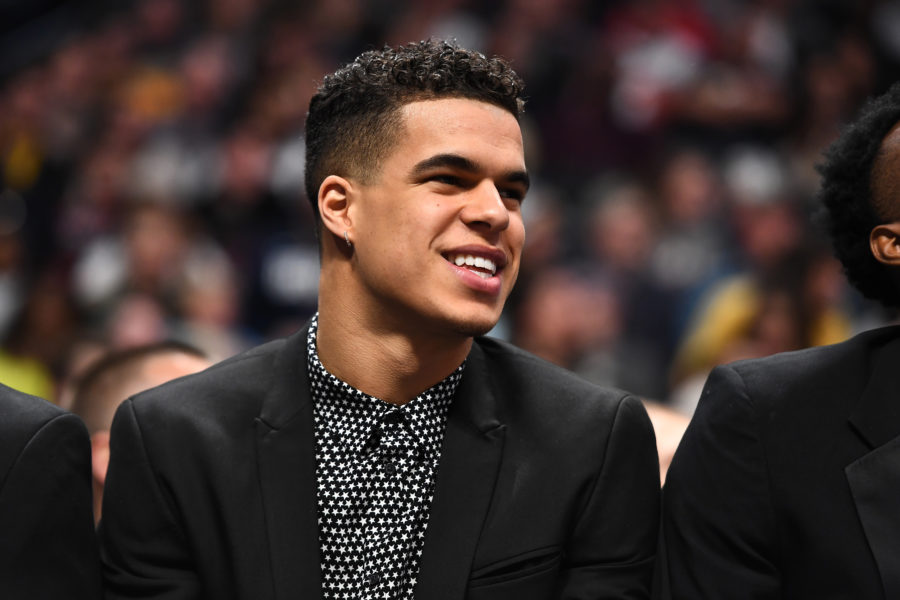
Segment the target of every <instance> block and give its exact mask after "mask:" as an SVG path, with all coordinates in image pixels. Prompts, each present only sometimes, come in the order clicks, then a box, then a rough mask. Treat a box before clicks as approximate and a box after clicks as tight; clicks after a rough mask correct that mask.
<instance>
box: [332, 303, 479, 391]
mask: <svg viewBox="0 0 900 600" xmlns="http://www.w3.org/2000/svg"><path fill="white" fill-rule="evenodd" d="M340 297H343V296H340ZM340 297H337V296H331V295H330V294H328V293H327V291H326V290H324V289H322V288H320V294H319V328H318V333H317V339H316V346H317V350H318V354H319V360H320V361H322V365H323V366H324V367H325V368H326V369H327V370H328V372H329V373H331V374H332V375H334V376H335V377H337V378H338V379H340V380H341V381H344V382H346V383H348V384H350V385H351V386H353V387H354V388H356V389H358V390H360V391H361V392H364V393H366V394H368V395H370V396H374V397H376V398H380V399H381V400H384V401H385V402H390V403H391V404H405V403H407V402H409V401H410V400H412V399H413V398H415V397H416V396H417V395H419V394H420V393H422V392H424V391H425V390H427V389H428V388H430V387H431V386H433V385H435V384H436V383H438V382H440V381H441V380H443V379H444V378H446V377H447V376H448V375H450V374H451V373H452V372H453V371H454V370H455V369H456V368H457V367H458V366H459V365H460V364H461V363H462V362H463V361H464V360H465V358H466V356H468V354H469V349H470V348H471V347H472V338H471V337H466V336H462V335H450V336H436V335H433V334H429V333H427V332H422V331H421V330H418V331H417V328H416V327H415V326H411V324H410V322H409V320H405V322H403V323H397V322H391V321H390V319H388V318H384V316H383V314H382V315H380V317H381V318H378V317H376V316H374V315H372V314H368V313H367V312H366V311H365V310H363V309H361V308H360V307H359V306H354V305H351V304H350V303H348V302H337V301H332V300H338V299H339V298H340Z"/></svg>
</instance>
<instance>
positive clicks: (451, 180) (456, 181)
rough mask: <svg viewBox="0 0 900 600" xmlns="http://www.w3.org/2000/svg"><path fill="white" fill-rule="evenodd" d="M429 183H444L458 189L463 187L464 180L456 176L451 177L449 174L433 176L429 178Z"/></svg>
mask: <svg viewBox="0 0 900 600" xmlns="http://www.w3.org/2000/svg"><path fill="white" fill-rule="evenodd" d="M428 181H434V182H436V183H442V184H444V185H452V186H456V187H460V186H462V179H460V178H459V177H457V176H456V175H450V174H449V173H439V174H437V175H432V176H430V177H429V178H428Z"/></svg>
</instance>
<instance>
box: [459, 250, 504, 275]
mask: <svg viewBox="0 0 900 600" xmlns="http://www.w3.org/2000/svg"><path fill="white" fill-rule="evenodd" d="M449 260H450V262H452V263H453V264H455V265H456V266H457V267H462V266H466V267H475V268H476V269H484V270H485V271H489V272H487V273H486V272H484V271H476V270H474V269H470V271H472V272H473V273H475V274H477V275H479V276H481V277H484V278H485V279H487V278H489V277H492V276H493V275H495V274H496V273H497V265H496V264H494V261H492V260H491V259H489V258H484V257H483V256H472V255H471V254H457V255H456V256H453V257H450V258H449Z"/></svg>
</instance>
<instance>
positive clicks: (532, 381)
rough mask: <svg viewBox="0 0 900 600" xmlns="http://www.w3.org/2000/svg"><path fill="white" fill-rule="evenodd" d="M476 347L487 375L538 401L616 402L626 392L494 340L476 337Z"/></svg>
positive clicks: (506, 343)
mask: <svg viewBox="0 0 900 600" xmlns="http://www.w3.org/2000/svg"><path fill="white" fill-rule="evenodd" d="M476 344H477V345H478V347H479V349H480V350H481V351H482V352H483V353H484V356H485V359H486V362H487V364H488V368H489V369H490V370H489V373H490V374H491V375H492V376H494V375H496V377H498V378H500V377H501V376H502V378H503V379H504V380H505V381H504V382H506V381H518V382H520V383H519V385H520V386H521V387H523V388H525V389H527V391H529V392H530V393H528V394H527V396H528V397H533V398H534V399H536V400H538V401H542V400H547V399H548V398H547V395H552V396H553V397H554V398H566V399H568V400H570V401H573V402H577V401H581V400H585V399H590V401H591V402H594V401H597V400H598V399H599V400H600V401H601V402H612V403H618V402H619V401H621V399H622V398H623V397H624V396H626V395H628V394H627V392H624V391H622V390H617V389H613V388H606V387H601V386H599V385H597V384H595V383H591V382H590V381H587V380H586V379H583V378H581V377H579V376H578V375H576V374H575V373H573V372H571V371H569V370H567V369H564V368H562V367H560V366H558V365H555V364H553V363H551V362H549V361H547V360H544V359H543V358H540V357H539V356H535V355H534V354H531V353H530V352H527V351H525V350H522V349H521V348H518V347H516V346H514V345H512V344H510V343H508V342H504V341H502V340H498V339H494V338H477V339H476Z"/></svg>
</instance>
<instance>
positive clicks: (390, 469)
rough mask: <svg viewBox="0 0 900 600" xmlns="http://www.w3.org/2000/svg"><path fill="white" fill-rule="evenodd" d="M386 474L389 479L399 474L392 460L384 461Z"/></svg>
mask: <svg viewBox="0 0 900 600" xmlns="http://www.w3.org/2000/svg"><path fill="white" fill-rule="evenodd" d="M384 472H385V473H386V474H387V476H388V477H393V476H394V475H395V474H396V473H397V466H396V465H395V464H394V463H393V462H392V461H390V460H386V461H384Z"/></svg>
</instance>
